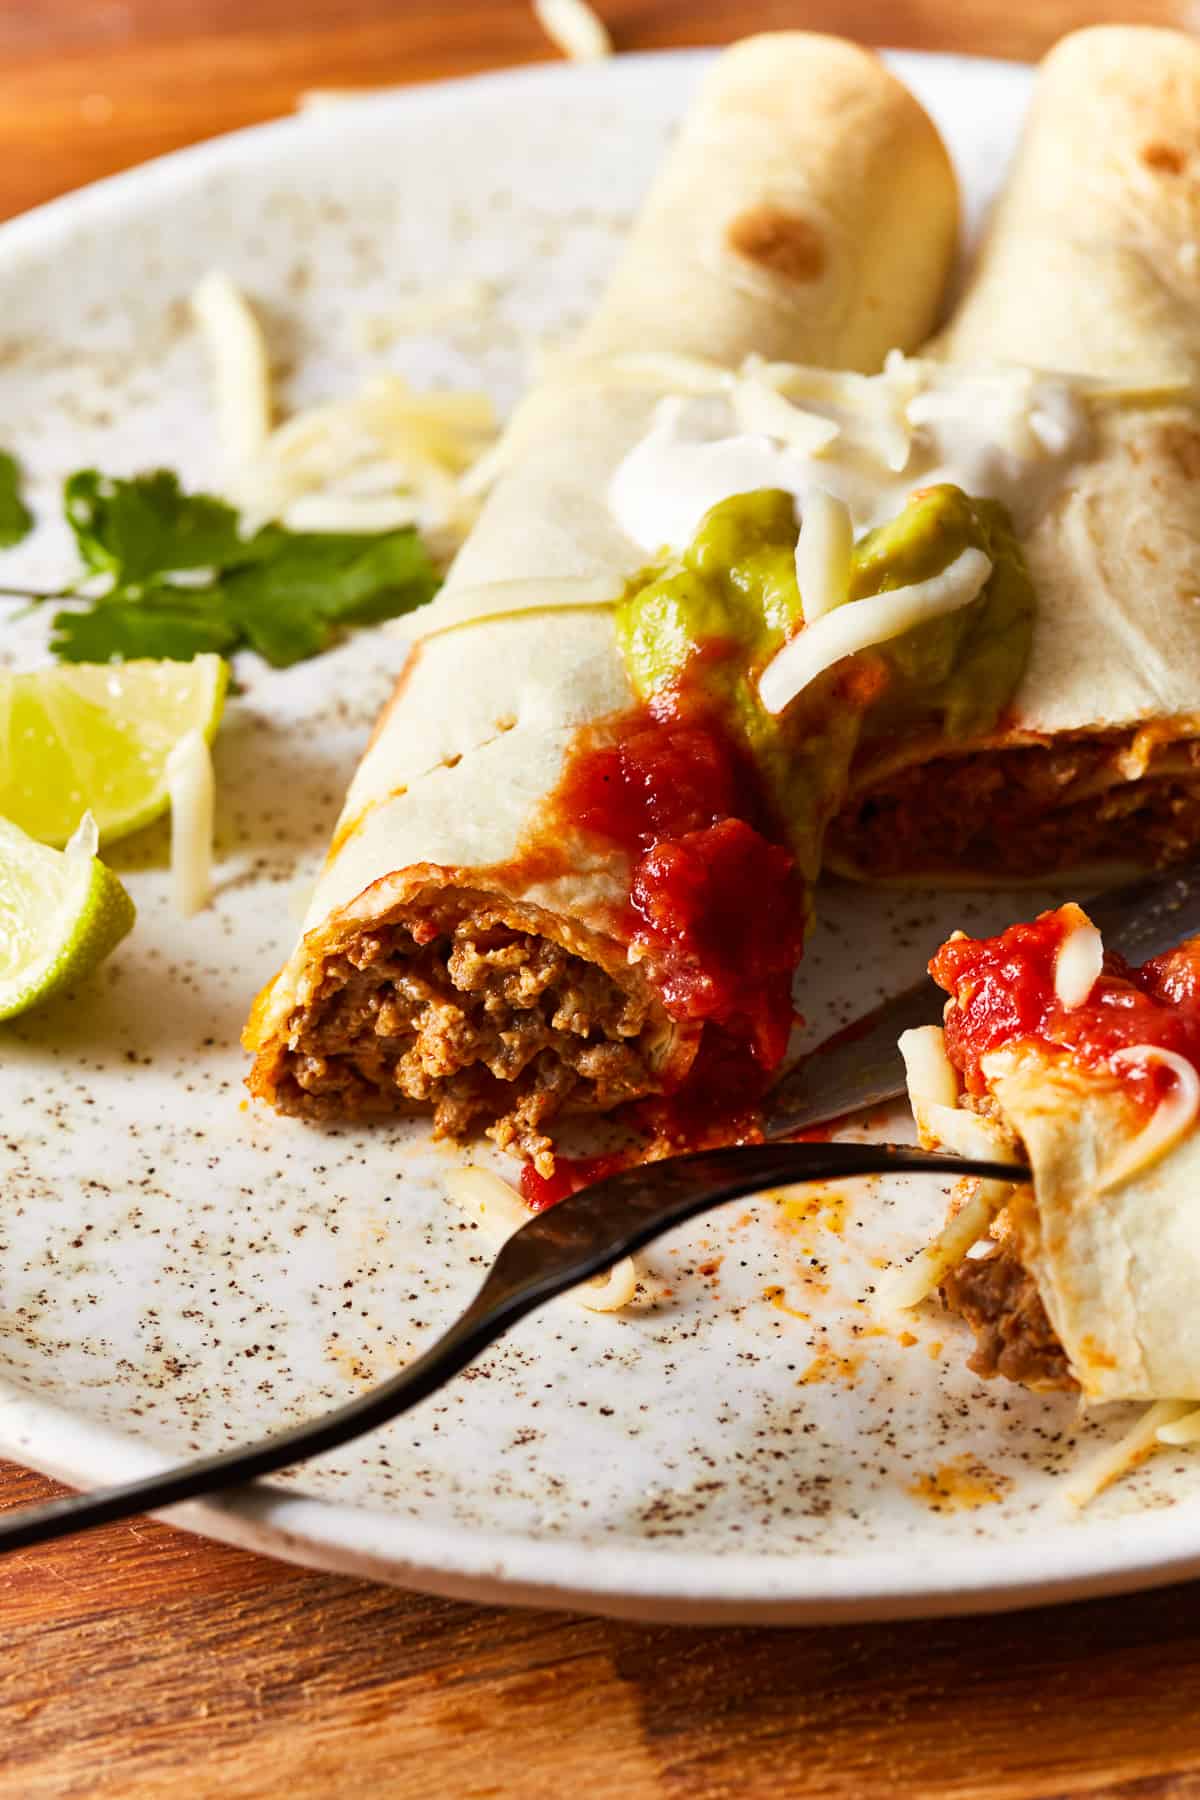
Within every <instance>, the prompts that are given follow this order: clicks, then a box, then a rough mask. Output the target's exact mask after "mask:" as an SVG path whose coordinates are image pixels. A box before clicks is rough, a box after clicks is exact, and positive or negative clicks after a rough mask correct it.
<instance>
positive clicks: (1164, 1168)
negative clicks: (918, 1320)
mask: <svg viewBox="0 0 1200 1800" xmlns="http://www.w3.org/2000/svg"><path fill="white" fill-rule="evenodd" d="M930 972H931V973H932V975H933V976H934V978H935V980H936V981H937V982H938V983H939V984H940V985H941V986H942V987H943V988H944V989H945V990H946V993H947V994H948V996H949V999H948V1002H947V1006H946V1013H945V1025H944V1028H938V1027H928V1028H926V1029H924V1030H921V1031H916V1032H911V1033H908V1034H906V1037H905V1039H904V1040H902V1048H903V1050H904V1054H905V1060H906V1063H907V1066H908V1078H909V1092H910V1095H911V1098H912V1102H913V1109H914V1112H915V1114H916V1117H917V1121H918V1125H919V1128H920V1131H921V1134H922V1138H923V1141H925V1142H926V1143H937V1144H942V1145H945V1146H946V1147H949V1148H966V1147H967V1145H968V1144H970V1145H973V1146H976V1147H979V1146H982V1145H991V1146H992V1147H993V1148H995V1149H996V1151H997V1152H998V1154H999V1155H1000V1156H1001V1157H1002V1158H1008V1159H1012V1158H1018V1159H1020V1160H1024V1161H1027V1162H1028V1165H1029V1167H1030V1168H1031V1169H1032V1172H1033V1181H1032V1183H1031V1184H1030V1185H1027V1186H1019V1187H1006V1186H1005V1185H1004V1184H989V1185H988V1186H987V1188H986V1189H985V1191H983V1192H982V1193H980V1192H975V1193H974V1194H973V1195H972V1196H971V1197H969V1198H968V1199H967V1200H966V1202H965V1204H963V1205H962V1206H961V1207H960V1209H959V1210H958V1211H957V1212H956V1214H955V1215H954V1216H953V1217H952V1218H951V1220H950V1222H949V1224H948V1225H947V1227H946V1229H945V1231H944V1232H943V1233H942V1235H941V1237H940V1238H939V1239H938V1241H937V1243H936V1244H935V1245H934V1246H931V1248H930V1249H929V1250H926V1251H925V1252H923V1253H922V1256H921V1257H919V1258H918V1259H917V1264H915V1265H913V1269H912V1273H914V1274H917V1275H918V1276H919V1277H920V1278H921V1280H920V1285H921V1286H923V1287H924V1288H927V1289H931V1288H932V1287H933V1286H934V1285H938V1284H939V1283H940V1286H941V1291H942V1295H943V1298H944V1299H945V1301H946V1303H947V1304H948V1305H949V1306H950V1307H951V1308H952V1309H954V1310H955V1311H957V1312H959V1313H961V1314H962V1315H963V1316H964V1317H965V1319H966V1320H967V1321H968V1323H969V1324H970V1325H971V1327H972V1328H973V1330H974V1332H975V1334H976V1348H975V1352H974V1355H973V1357H972V1358H971V1366H972V1368H974V1369H976V1370H977V1371H978V1372H979V1373H980V1374H982V1375H985V1376H989V1375H995V1374H1000V1375H1006V1376H1008V1377H1010V1378H1011V1379H1013V1380H1015V1381H1020V1382H1024V1383H1026V1384H1028V1385H1030V1386H1032V1387H1072V1386H1078V1387H1079V1388H1080V1389H1081V1390H1082V1392H1083V1394H1084V1396H1085V1397H1086V1398H1087V1399H1089V1400H1096V1401H1108V1400H1166V1399H1172V1400H1182V1399H1188V1398H1196V1397H1198V1396H1200V1317H1198V1313H1197V1306H1196V1295H1197V1293H1198V1292H1200V1209H1198V1208H1197V1205H1196V1195H1197V1192H1198V1191H1200V1190H1198V1183H1200V938H1192V939H1189V940H1188V941H1187V942H1185V943H1183V944H1181V945H1180V946H1179V948H1178V949H1176V950H1172V951H1170V952H1168V953H1167V954H1166V955H1163V956H1158V957H1155V958H1153V959H1152V960H1151V961H1149V962H1147V963H1145V964H1143V965H1142V966H1141V967H1140V968H1133V967H1130V966H1129V965H1128V964H1126V963H1125V962H1123V961H1122V959H1121V958H1120V957H1119V956H1116V955H1115V954H1112V953H1106V952H1105V949H1104V946H1103V943H1102V942H1101V938H1100V933H1099V932H1098V931H1097V930H1096V928H1095V927H1094V926H1093V924H1092V923H1091V921H1090V920H1089V919H1088V918H1087V916H1086V914H1085V913H1084V912H1082V911H1081V909H1080V908H1079V907H1078V906H1074V905H1067V906H1063V907H1059V908H1058V909H1057V910H1056V911H1053V912H1046V913H1043V914H1041V915H1040V917H1038V918H1036V919H1034V920H1032V921H1030V922H1029V923H1025V924H1019V925H1014V926H1012V927H1010V929H1009V930H1007V931H1005V932H1002V933H1001V934H1000V935H999V936H997V937H993V938H984V939H975V938H969V937H966V936H964V935H963V934H962V933H957V934H956V935H955V936H954V937H952V938H951V939H950V940H949V941H948V942H947V943H945V944H944V945H943V946H942V948H941V949H940V950H939V951H938V953H937V955H936V956H935V957H934V959H933V961H932V963H931V964H930ZM898 1278H899V1279H900V1280H901V1281H902V1282H903V1281H904V1280H905V1275H904V1274H899V1277H898ZM917 1297H918V1289H917V1288H914V1289H913V1291H912V1292H910V1293H909V1294H907V1295H906V1296H904V1298H906V1299H908V1300H910V1301H911V1300H912V1299H915V1298H917Z"/></svg>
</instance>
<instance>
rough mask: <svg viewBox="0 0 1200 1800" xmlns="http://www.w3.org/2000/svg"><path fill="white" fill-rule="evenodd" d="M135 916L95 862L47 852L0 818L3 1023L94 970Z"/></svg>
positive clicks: (72, 853)
mask: <svg viewBox="0 0 1200 1800" xmlns="http://www.w3.org/2000/svg"><path fill="white" fill-rule="evenodd" d="M133 918H134V913H133V901H132V900H131V899H130V898H129V895H128V894H127V893H126V892H125V889H124V888H123V887H122V886H121V883H120V882H119V881H118V880H117V878H116V876H115V875H114V874H113V873H112V870H111V869H106V868H105V866H104V864H103V863H102V862H100V860H99V859H98V858H97V857H95V856H89V855H88V854H87V852H86V851H81V850H77V849H71V850H48V849H47V848H46V846H45V844H38V843H35V842H34V840H33V839H32V838H31V837H27V836H26V835H25V833H24V832H23V831H21V830H20V829H19V828H18V827H17V826H16V825H10V824H9V822H8V820H7V819H0V1019H11V1018H12V1016H13V1014H14V1013H20V1012H24V1011H25V1010H26V1009H27V1008H28V1007H30V1006H36V1005H37V1004H38V1002H39V1001H41V1000H46V999H48V998H49V997H50V995H51V994H54V993H57V992H58V990H59V989H60V988H62V987H65V986H66V985H67V983H68V982H71V981H76V980H77V979H78V978H79V977H80V976H81V975H86V974H87V972H88V971H89V969H94V968H95V967H96V965H97V963H100V962H103V960H104V958H105V957H106V956H107V955H108V953H109V951H110V950H112V949H114V948H115V946H116V945H117V944H119V943H120V941H121V939H122V938H123V937H124V936H125V933H126V932H127V931H128V930H129V929H130V927H131V926H132V924H133Z"/></svg>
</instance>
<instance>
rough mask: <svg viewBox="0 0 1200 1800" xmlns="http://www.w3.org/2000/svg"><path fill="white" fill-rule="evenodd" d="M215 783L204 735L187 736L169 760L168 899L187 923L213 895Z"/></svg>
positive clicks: (182, 738) (178, 744) (173, 750)
mask: <svg viewBox="0 0 1200 1800" xmlns="http://www.w3.org/2000/svg"><path fill="white" fill-rule="evenodd" d="M215 785H216V784H215V782H214V780H213V766H212V755H211V753H210V751H209V748H208V744H207V743H206V742H205V738H204V734H203V732H201V731H189V732H185V734H184V736H183V737H181V738H180V740H179V742H178V743H177V744H176V745H175V746H174V747H173V749H172V750H171V752H170V754H169V755H168V757H167V791H168V793H169V794H170V796H171V887H172V897H173V899H174V902H175V908H176V911H177V912H179V913H180V914H181V916H182V917H183V918H185V919H189V918H191V916H192V914H193V913H197V912H199V911H200V909H201V908H202V907H205V906H207V905H208V902H209V897H210V895H211V893H212V838H213V807H214V801H215Z"/></svg>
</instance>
